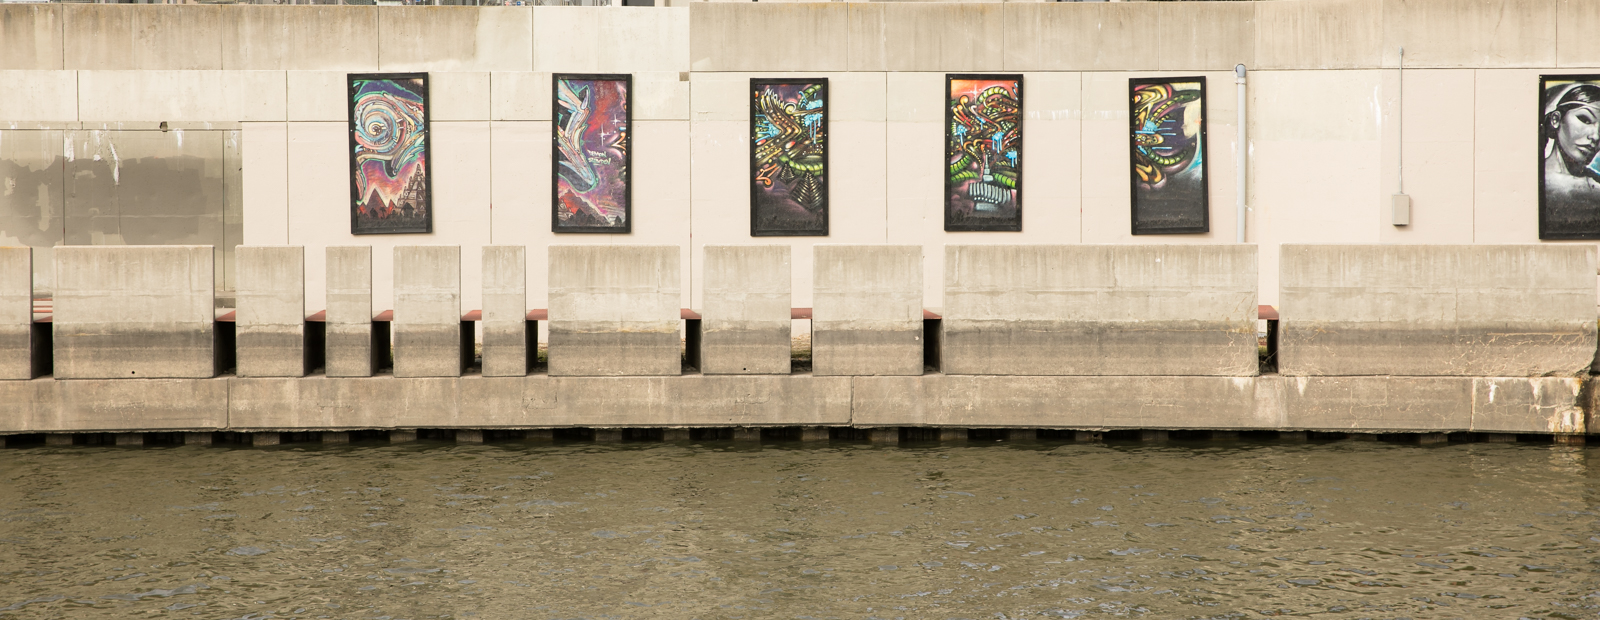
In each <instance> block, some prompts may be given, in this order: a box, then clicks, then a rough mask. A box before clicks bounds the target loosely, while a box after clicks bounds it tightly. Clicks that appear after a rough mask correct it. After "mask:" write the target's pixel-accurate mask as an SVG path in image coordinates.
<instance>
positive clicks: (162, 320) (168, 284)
mask: <svg viewBox="0 0 1600 620" xmlns="http://www.w3.org/2000/svg"><path fill="white" fill-rule="evenodd" d="M213 260H214V254H213V252H212V247H211V246H209V245H191V246H177V245H175V246H60V247H57V248H56V249H55V280H56V290H55V316H54V317H53V324H52V329H53V331H54V346H55V351H54V356H55V376H56V378H58V379H113V378H115V379H145V378H165V377H190V378H197V377H210V376H213V375H215V374H216V356H215V355H214V349H215V346H216V343H215V336H214V331H215V325H214V323H215V321H216V310H215V302H214V299H213V297H214V291H215V289H214V287H215V280H214V273H213V271H212V269H213V267H212V262H213Z"/></svg>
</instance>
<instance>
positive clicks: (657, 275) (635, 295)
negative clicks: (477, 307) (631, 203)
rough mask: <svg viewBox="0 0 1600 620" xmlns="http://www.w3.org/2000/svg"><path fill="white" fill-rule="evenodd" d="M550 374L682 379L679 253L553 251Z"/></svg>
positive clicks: (650, 249) (621, 248)
mask: <svg viewBox="0 0 1600 620" xmlns="http://www.w3.org/2000/svg"><path fill="white" fill-rule="evenodd" d="M549 252H550V254H549V256H550V260H549V269H550V274H549V291H550V293H549V294H550V336H549V342H550V375H551V376H582V375H608V376H615V375H635V376H638V375H676V374H680V373H681V372H682V369H683V365H682V350H683V349H682V340H681V339H680V338H679V335H678V334H679V327H680V323H681V318H680V316H679V308H680V305H679V303H680V301H681V295H680V288H679V287H680V286H681V285H680V279H679V269H680V261H679V256H678V252H679V249H678V247H677V246H645V245H626V246H625V245H615V246H599V245H587V246H581V245H553V246H550V249H549Z"/></svg>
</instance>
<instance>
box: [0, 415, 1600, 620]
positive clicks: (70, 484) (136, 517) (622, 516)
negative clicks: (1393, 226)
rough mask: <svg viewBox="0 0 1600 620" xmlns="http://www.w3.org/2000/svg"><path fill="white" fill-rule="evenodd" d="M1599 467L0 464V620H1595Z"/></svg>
mask: <svg viewBox="0 0 1600 620" xmlns="http://www.w3.org/2000/svg"><path fill="white" fill-rule="evenodd" d="M1592 455H1600V451H1597V450H1595V449H1592V448H1591V449H1588V450H1585V449H1583V448H1576V449H1573V448H1564V447H1552V446H1548V445H1531V444H1511V445H1506V444H1457V445H1450V446H1441V447H1419V446H1414V445H1396V444H1381V443H1365V442H1338V443H1327V444H1299V445H1295V444H1272V443H1248V442H1244V443H1235V444H1193V445H1187V444H1182V443H1177V442H1174V443H1171V444H1165V445H1160V446H1154V447H1152V446H1148V445H1139V444H1128V445H1117V444H1111V445H1076V444H1066V445H1061V444H1048V443H1041V444H1034V445H1007V444H986V445H976V444H974V445H969V446H959V447H952V446H939V445H927V446H924V447H918V446H917V445H915V444H912V445H910V446H903V447H898V448H881V447H871V446H867V445H862V444H845V445H841V444H837V443H836V444H833V445H831V446H829V447H811V446H801V445H799V444H792V445H776V446H774V445H770V444H769V445H767V446H764V447H762V448H754V447H738V446H735V445H734V444H728V443H714V442H701V443H695V444H663V443H653V444H624V445H621V446H612V447H607V446H598V445H594V444H565V445H563V444H557V445H554V446H552V445H549V444H545V445H543V446H540V445H538V444H521V443H513V444H489V445H479V446H465V445H454V444H441V443H429V442H421V443H413V444H402V445H396V446H389V445H386V444H381V443H379V444H372V445H360V444H357V445H354V446H341V447H321V446H316V445H309V446H295V445H290V446H284V447H281V448H271V449H261V448H256V449H229V448H222V447H211V448H200V447H177V448H142V449H115V448H90V447H76V448H32V449H14V450H4V451H0V618H13V617H15V618H67V617H70V618H126V617H131V616H133V615H135V614H139V615H140V617H146V614H149V615H157V616H163V615H164V616H169V617H200V618H321V617H327V618H392V619H399V618H447V617H448V618H638V617H663V618H693V617H698V618H834V617H837V618H862V617H878V618H929V617H935V618H980V617H981V618H1020V617H1047V618H1048V617H1064V618H1074V617H1085V618H1088V617H1102V616H1136V617H1149V618H1185V617H1188V618H1213V617H1239V618H1254V617H1260V616H1268V615H1313V614H1314V615H1321V616H1328V617H1351V618H1361V617H1372V618H1397V617H1414V618H1447V617H1473V618H1516V617H1558V618H1595V617H1600V591H1597V590H1600V562H1597V560H1600V556H1597V554H1596V553H1595V551H1596V549H1597V548H1600V521H1597V512H1600V494H1597V491H1600V486H1597V483H1600V473H1597V468H1596V466H1595V465H1593V464H1592V463H1593V462H1594V459H1595V456H1592Z"/></svg>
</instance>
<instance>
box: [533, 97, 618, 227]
mask: <svg viewBox="0 0 1600 620" xmlns="http://www.w3.org/2000/svg"><path fill="white" fill-rule="evenodd" d="M554 81H555V83H554V85H553V86H554V88H553V90H552V92H553V93H554V96H555V101H554V104H553V105H552V106H551V109H552V110H553V111H554V114H553V117H552V122H553V125H554V126H553V127H552V128H551V129H552V133H551V135H552V137H553V141H554V149H553V150H554V155H553V161H554V166H553V168H554V173H555V178H554V181H553V183H552V189H553V195H552V201H553V202H552V204H551V214H550V230H552V231H554V232H602V233H628V232H632V231H633V194H632V180H631V176H630V172H631V171H632V168H631V164H632V158H631V153H632V133H630V126H631V124H632V120H633V99H632V92H633V80H632V78H631V77H630V76H627V75H577V74H563V73H558V74H555V76H554Z"/></svg>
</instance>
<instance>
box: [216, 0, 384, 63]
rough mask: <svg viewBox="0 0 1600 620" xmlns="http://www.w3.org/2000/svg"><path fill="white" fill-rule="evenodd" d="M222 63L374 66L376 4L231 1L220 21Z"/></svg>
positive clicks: (376, 47) (376, 31) (375, 51)
mask: <svg viewBox="0 0 1600 620" xmlns="http://www.w3.org/2000/svg"><path fill="white" fill-rule="evenodd" d="M222 28H223V31H222V68H224V69H264V70H270V69H277V70H290V71H318V70H320V71H340V72H370V71H377V70H378V46H377V45H373V42H374V41H379V40H380V36H379V34H378V7H376V6H327V5H321V6H296V7H293V8H287V7H279V6H270V5H266V6H264V5H249V4H242V5H235V6H230V7H228V10H227V12H226V13H225V14H224V18H223V23H222Z"/></svg>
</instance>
